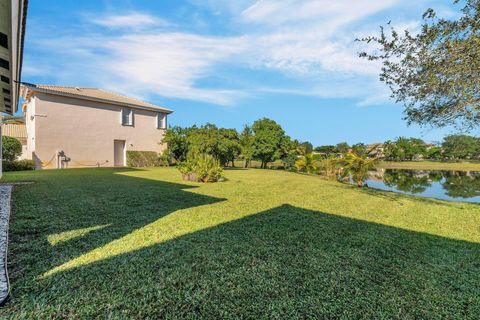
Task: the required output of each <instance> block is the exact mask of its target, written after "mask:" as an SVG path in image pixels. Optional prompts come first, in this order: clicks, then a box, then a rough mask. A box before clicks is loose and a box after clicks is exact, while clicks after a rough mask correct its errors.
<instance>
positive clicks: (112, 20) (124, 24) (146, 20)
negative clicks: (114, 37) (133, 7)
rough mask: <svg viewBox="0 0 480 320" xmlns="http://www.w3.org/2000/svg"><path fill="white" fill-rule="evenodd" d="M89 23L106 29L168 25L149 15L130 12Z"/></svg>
mask: <svg viewBox="0 0 480 320" xmlns="http://www.w3.org/2000/svg"><path fill="white" fill-rule="evenodd" d="M91 22H93V23H95V24H97V25H100V26H103V27H107V28H139V27H151V26H168V25H169V23H168V22H167V21H166V20H164V19H160V18H157V17H154V16H151V15H149V14H144V13H138V12H132V13H129V14H125V15H108V16H103V17H101V18H97V19H92V20H91Z"/></svg>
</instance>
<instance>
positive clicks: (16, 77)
mask: <svg viewBox="0 0 480 320" xmlns="http://www.w3.org/2000/svg"><path fill="white" fill-rule="evenodd" d="M27 4H28V1H26V0H0V112H4V113H8V114H14V113H15V112H16V111H17V102H18V92H19V88H20V75H21V71H22V60H23V59H22V58H23V43H24V38H25V24H26V15H27V7H28V5H27Z"/></svg>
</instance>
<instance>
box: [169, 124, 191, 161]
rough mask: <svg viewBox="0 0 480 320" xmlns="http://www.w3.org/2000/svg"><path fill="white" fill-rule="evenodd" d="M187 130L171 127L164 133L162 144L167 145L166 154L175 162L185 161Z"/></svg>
mask: <svg viewBox="0 0 480 320" xmlns="http://www.w3.org/2000/svg"><path fill="white" fill-rule="evenodd" d="M188 132H189V129H186V128H185V129H184V128H181V127H173V128H169V129H167V131H166V132H165V138H164V140H163V141H164V142H165V143H166V144H167V150H168V153H169V154H170V155H171V156H172V157H173V159H175V161H176V162H177V163H178V162H182V161H185V160H186V159H187V154H188V141H187V136H188Z"/></svg>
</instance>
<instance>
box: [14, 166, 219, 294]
mask: <svg viewBox="0 0 480 320" xmlns="http://www.w3.org/2000/svg"><path fill="white" fill-rule="evenodd" d="M94 170H96V171H94ZM131 171H143V170H141V169H107V168H102V169H69V170H52V171H43V172H38V173H36V175H35V181H36V183H35V184H33V185H31V186H28V187H26V188H24V187H20V188H17V189H15V191H14V201H13V204H14V209H13V212H14V216H13V219H15V223H13V224H12V225H11V229H10V239H11V242H12V243H14V244H15V243H17V245H12V246H11V248H10V255H11V256H14V257H21V258H22V259H21V261H14V263H11V264H12V267H11V268H10V276H11V278H15V277H23V276H25V274H24V270H25V267H26V266H29V267H30V268H32V270H33V269H35V270H36V271H37V272H39V274H41V273H43V272H46V271H48V270H50V269H51V268H53V267H55V266H58V265H61V264H62V263H65V262H67V261H69V260H71V259H74V258H76V257H78V256H80V255H82V254H84V253H86V252H89V251H91V250H93V249H95V248H98V247H101V246H103V245H105V244H107V243H110V242H111V241H113V240H115V239H118V238H121V237H123V236H125V235H127V234H130V233H132V232H133V231H135V230H137V229H140V228H142V227H143V226H145V225H148V224H150V223H152V222H153V221H155V220H158V219H159V218H161V217H164V216H166V215H168V214H170V213H172V212H174V211H177V210H181V209H185V208H191V207H196V206H201V205H207V204H212V203H216V202H219V201H223V200H225V199H219V198H213V197H209V196H205V195H199V194H195V193H192V192H188V191H185V190H188V189H192V188H197V186H192V185H186V184H177V183H171V182H166V181H159V180H150V179H143V178H137V177H132V176H128V175H122V174H121V173H128V172H131ZM92 173H93V174H92ZM26 177H28V174H27V175H26ZM20 178H21V177H20ZM59 181H61V183H60V182H59ZM17 197H18V198H21V199H22V201H15V198H17ZM39 208H41V210H39ZM33 248H35V250H36V251H37V252H32V253H31V254H27V255H25V254H22V252H23V251H24V250H32V249H33ZM39 254H41V256H39ZM14 289H15V288H14Z"/></svg>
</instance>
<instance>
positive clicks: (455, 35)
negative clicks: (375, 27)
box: [357, 0, 480, 128]
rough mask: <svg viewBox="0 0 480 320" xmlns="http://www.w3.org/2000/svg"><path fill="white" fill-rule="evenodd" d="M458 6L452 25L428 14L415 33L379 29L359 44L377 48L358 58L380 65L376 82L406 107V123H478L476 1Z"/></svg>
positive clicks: (479, 24)
mask: <svg viewBox="0 0 480 320" xmlns="http://www.w3.org/2000/svg"><path fill="white" fill-rule="evenodd" d="M454 2H455V3H458V2H460V0H455V1H454ZM462 2H465V5H464V7H463V10H462V11H461V15H460V16H459V17H458V18H456V19H452V20H447V19H439V18H437V17H436V13H435V11H434V10H432V9H428V10H427V11H426V12H425V13H424V15H423V24H422V26H421V29H420V32H419V33H418V34H412V33H410V32H409V31H408V30H405V31H403V32H399V31H397V30H395V29H394V28H390V29H389V31H386V30H385V28H384V27H381V29H380V35H379V36H372V37H367V38H364V39H361V40H360V41H363V42H365V43H374V44H376V45H377V46H376V47H379V50H376V51H374V52H373V53H372V52H362V53H360V57H363V58H367V59H369V60H378V61H380V62H382V63H383V68H382V71H381V74H380V80H381V81H383V82H384V83H385V84H386V85H387V86H388V87H389V88H390V91H391V96H392V98H393V99H394V100H395V101H396V102H401V103H403V104H404V106H405V119H406V120H407V121H408V123H409V124H412V123H417V124H420V125H432V126H438V127H443V126H447V125H451V124H456V125H457V126H463V127H467V128H471V127H475V126H477V125H478V124H479V123H480V90H478V88H479V87H480V77H479V76H478V75H479V74H480V50H479V49H478V48H479V46H480V18H479V17H480V0H465V1H462ZM357 40H358V39H357Z"/></svg>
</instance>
